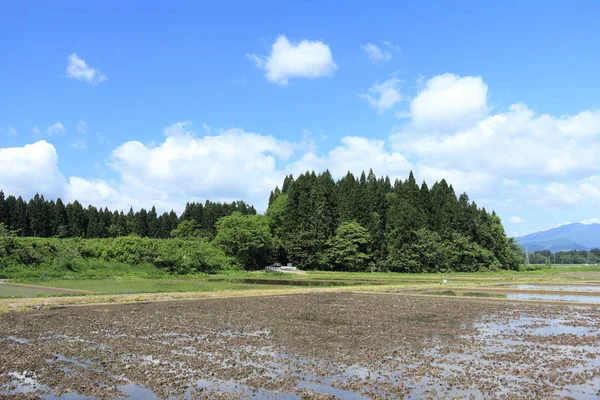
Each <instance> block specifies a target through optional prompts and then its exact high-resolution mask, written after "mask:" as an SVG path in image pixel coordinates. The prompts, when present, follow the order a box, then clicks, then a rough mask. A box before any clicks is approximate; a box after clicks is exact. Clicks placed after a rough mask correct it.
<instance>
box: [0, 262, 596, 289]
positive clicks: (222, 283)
mask: <svg viewBox="0 0 600 400" xmlns="http://www.w3.org/2000/svg"><path fill="white" fill-rule="evenodd" d="M103 266H104V265H100V264H98V265H97V268H96V269H90V270H86V271H79V272H80V273H79V274H78V275H73V276H70V277H68V278H65V277H61V278H59V277H51V276H47V277H45V278H44V279H40V278H39V277H38V278H35V279H31V278H30V279H19V281H25V282H28V283H30V284H33V285H37V286H40V287H44V286H46V287H53V288H60V289H77V290H86V291H90V292H93V293H103V294H113V293H159V292H205V291H218V290H251V289H278V288H293V287H296V288H298V287H324V286H340V285H366V284H387V285H395V286H397V287H398V288H403V287H414V286H416V285H441V284H442V281H443V280H444V279H445V280H447V281H449V284H450V285H453V286H479V285H488V284H501V283H535V282H555V283H560V282H573V281H577V280H594V279H596V280H600V267H594V266H582V265H578V266H562V265H561V266H554V267H551V268H544V269H538V270H531V271H498V272H473V273H459V272H450V273H437V274H435V273H429V274H399V273H385V272H373V273H369V272H331V271H314V272H308V273H306V274H270V273H252V272H245V271H228V272H225V273H220V274H215V275H195V276H193V275H183V276H179V275H166V274H164V273H162V274H159V273H155V272H156V271H155V270H154V267H151V266H142V267H135V268H131V267H129V269H127V268H126V266H124V265H114V266H111V267H110V268H109V269H107V270H102V271H101V270H100V268H101V267H103ZM119 272H126V273H127V274H125V273H124V274H123V275H117V276H115V275H113V274H118V273H119ZM250 281H251V282H250ZM2 286H5V285H0V297H8V296H39V295H50V296H53V295H54V296H55V295H60V294H57V293H51V292H47V291H45V292H44V291H43V290H42V291H37V292H36V291H35V289H33V290H27V288H19V289H17V288H12V289H10V290H11V291H13V292H14V294H6V293H8V289H7V288H6V287H5V288H4V289H3V288H2ZM2 290H4V292H2ZM13 292H11V293H13Z"/></svg>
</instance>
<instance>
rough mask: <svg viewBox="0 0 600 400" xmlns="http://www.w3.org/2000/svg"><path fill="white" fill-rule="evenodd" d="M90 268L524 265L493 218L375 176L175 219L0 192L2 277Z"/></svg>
mask: <svg viewBox="0 0 600 400" xmlns="http://www.w3.org/2000/svg"><path fill="white" fill-rule="evenodd" d="M203 254H204V255H205V256H203ZM86 259H89V260H102V261H104V262H109V263H110V262H120V263H130V264H132V265H137V264H143V263H149V264H152V265H155V266H158V267H160V268H165V269H167V270H169V271H170V272H177V273H195V272H212V271H215V270H222V269H227V268H232V269H235V268H243V269H246V270H256V269H262V268H264V266H265V265H267V264H268V263H271V262H275V261H279V262H292V263H294V264H295V265H297V266H298V267H299V268H300V269H304V270H333V271H390V272H443V271H489V270H500V269H511V270H517V269H519V266H520V264H521V263H522V261H523V254H522V250H521V249H520V247H518V245H517V244H516V243H515V241H514V240H513V239H512V238H508V237H507V236H506V234H505V232H504V228H503V226H502V222H501V220H500V218H499V217H498V216H497V215H496V214H495V213H494V212H491V213H489V212H488V211H487V210H485V208H479V207H478V206H477V204H475V203H474V202H471V201H469V198H468V196H467V194H466V193H463V194H461V195H460V196H458V197H457V196H456V193H455V192H454V189H453V187H452V185H449V184H448V183H447V182H446V181H445V180H441V181H439V182H436V183H434V184H433V185H432V186H431V188H430V187H428V185H427V184H426V183H425V182H423V183H422V184H421V185H419V184H417V182H416V181H415V178H414V176H413V173H412V172H411V173H410V175H409V176H408V178H407V179H406V180H404V181H402V180H399V179H397V180H395V181H394V182H393V183H392V182H391V180H390V179H389V177H380V178H377V177H376V176H375V174H374V173H373V171H369V173H368V174H366V173H365V172H363V173H362V174H361V175H360V176H359V177H356V176H354V175H353V174H351V173H348V174H347V175H346V176H344V177H343V178H342V179H340V180H338V181H337V182H336V181H334V180H333V178H332V177H331V175H330V173H329V172H328V171H325V172H323V173H321V174H319V175H317V174H315V173H314V172H306V173H304V174H302V175H300V176H298V177H297V178H294V177H293V176H291V175H289V176H287V177H286V178H285V179H284V181H283V184H282V186H281V188H279V187H276V188H275V189H274V190H273V191H272V192H271V194H270V197H269V206H268V209H267V210H266V212H265V213H264V214H257V212H256V210H255V209H254V207H252V206H250V205H247V204H246V203H244V202H242V201H238V202H233V203H230V204H223V203H216V202H210V201H206V202H205V203H188V204H187V205H186V207H185V211H184V212H183V213H182V214H181V216H177V215H176V214H175V212H173V211H171V212H169V213H163V214H161V215H160V216H159V215H157V212H156V209H155V207H152V208H151V209H150V211H146V210H145V209H140V210H138V211H137V212H134V210H133V209H130V210H129V212H128V213H126V214H125V213H124V212H123V211H117V210H113V211H110V210H108V209H107V208H96V207H94V206H91V205H90V206H88V207H87V208H84V207H83V206H82V205H81V204H80V203H79V202H77V201H74V202H73V203H69V204H66V205H65V204H64V203H63V202H62V200H61V199H56V201H54V200H46V199H45V198H44V197H43V195H35V196H34V197H33V198H32V199H30V200H29V201H25V200H23V199H22V198H21V197H18V198H15V196H12V195H9V196H7V197H6V196H5V195H4V193H3V192H1V191H0V274H1V272H2V271H1V270H2V268H4V269H11V268H12V269H13V270H14V269H15V268H20V267H22V266H35V267H39V268H55V269H56V268H62V267H61V266H60V265H66V266H67V267H68V266H69V265H71V264H72V261H73V260H86ZM59 264H60V265H59Z"/></svg>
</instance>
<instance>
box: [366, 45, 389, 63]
mask: <svg viewBox="0 0 600 400" xmlns="http://www.w3.org/2000/svg"><path fill="white" fill-rule="evenodd" d="M360 47H361V48H362V49H363V51H364V52H365V53H367V56H368V57H369V60H371V61H373V62H374V63H378V62H382V61H388V60H391V59H392V53H390V52H389V51H386V50H383V49H381V48H380V47H379V46H377V45H376V44H373V43H367V44H363V45H362V46H360Z"/></svg>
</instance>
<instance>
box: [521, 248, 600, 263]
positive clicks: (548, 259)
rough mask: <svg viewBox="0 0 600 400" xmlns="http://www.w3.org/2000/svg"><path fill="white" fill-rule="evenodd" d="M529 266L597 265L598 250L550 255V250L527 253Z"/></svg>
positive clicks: (562, 252) (599, 260) (598, 258)
mask: <svg viewBox="0 0 600 400" xmlns="http://www.w3.org/2000/svg"><path fill="white" fill-rule="evenodd" d="M529 263H530V264H598V263H600V249H592V250H590V251H586V250H569V251H559V252H556V253H552V252H551V251H550V250H538V251H535V252H533V253H529Z"/></svg>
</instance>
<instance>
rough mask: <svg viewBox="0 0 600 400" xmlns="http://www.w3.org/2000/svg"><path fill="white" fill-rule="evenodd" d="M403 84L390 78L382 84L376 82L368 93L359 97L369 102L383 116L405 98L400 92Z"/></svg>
mask: <svg viewBox="0 0 600 400" xmlns="http://www.w3.org/2000/svg"><path fill="white" fill-rule="evenodd" d="M401 83H402V81H401V80H400V79H398V78H390V79H388V80H387V81H385V82H382V83H379V82H375V83H374V84H373V85H372V86H371V87H370V88H369V91H368V92H367V93H363V94H361V95H360V96H359V97H361V98H363V99H365V100H367V101H368V102H369V104H370V105H371V107H373V108H375V109H376V110H377V113H378V114H383V113H384V112H385V111H387V110H389V109H390V108H392V107H393V106H394V105H395V104H396V103H398V102H399V101H401V100H402V98H403V96H402V94H401V93H400V90H399V87H400V84H401Z"/></svg>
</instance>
